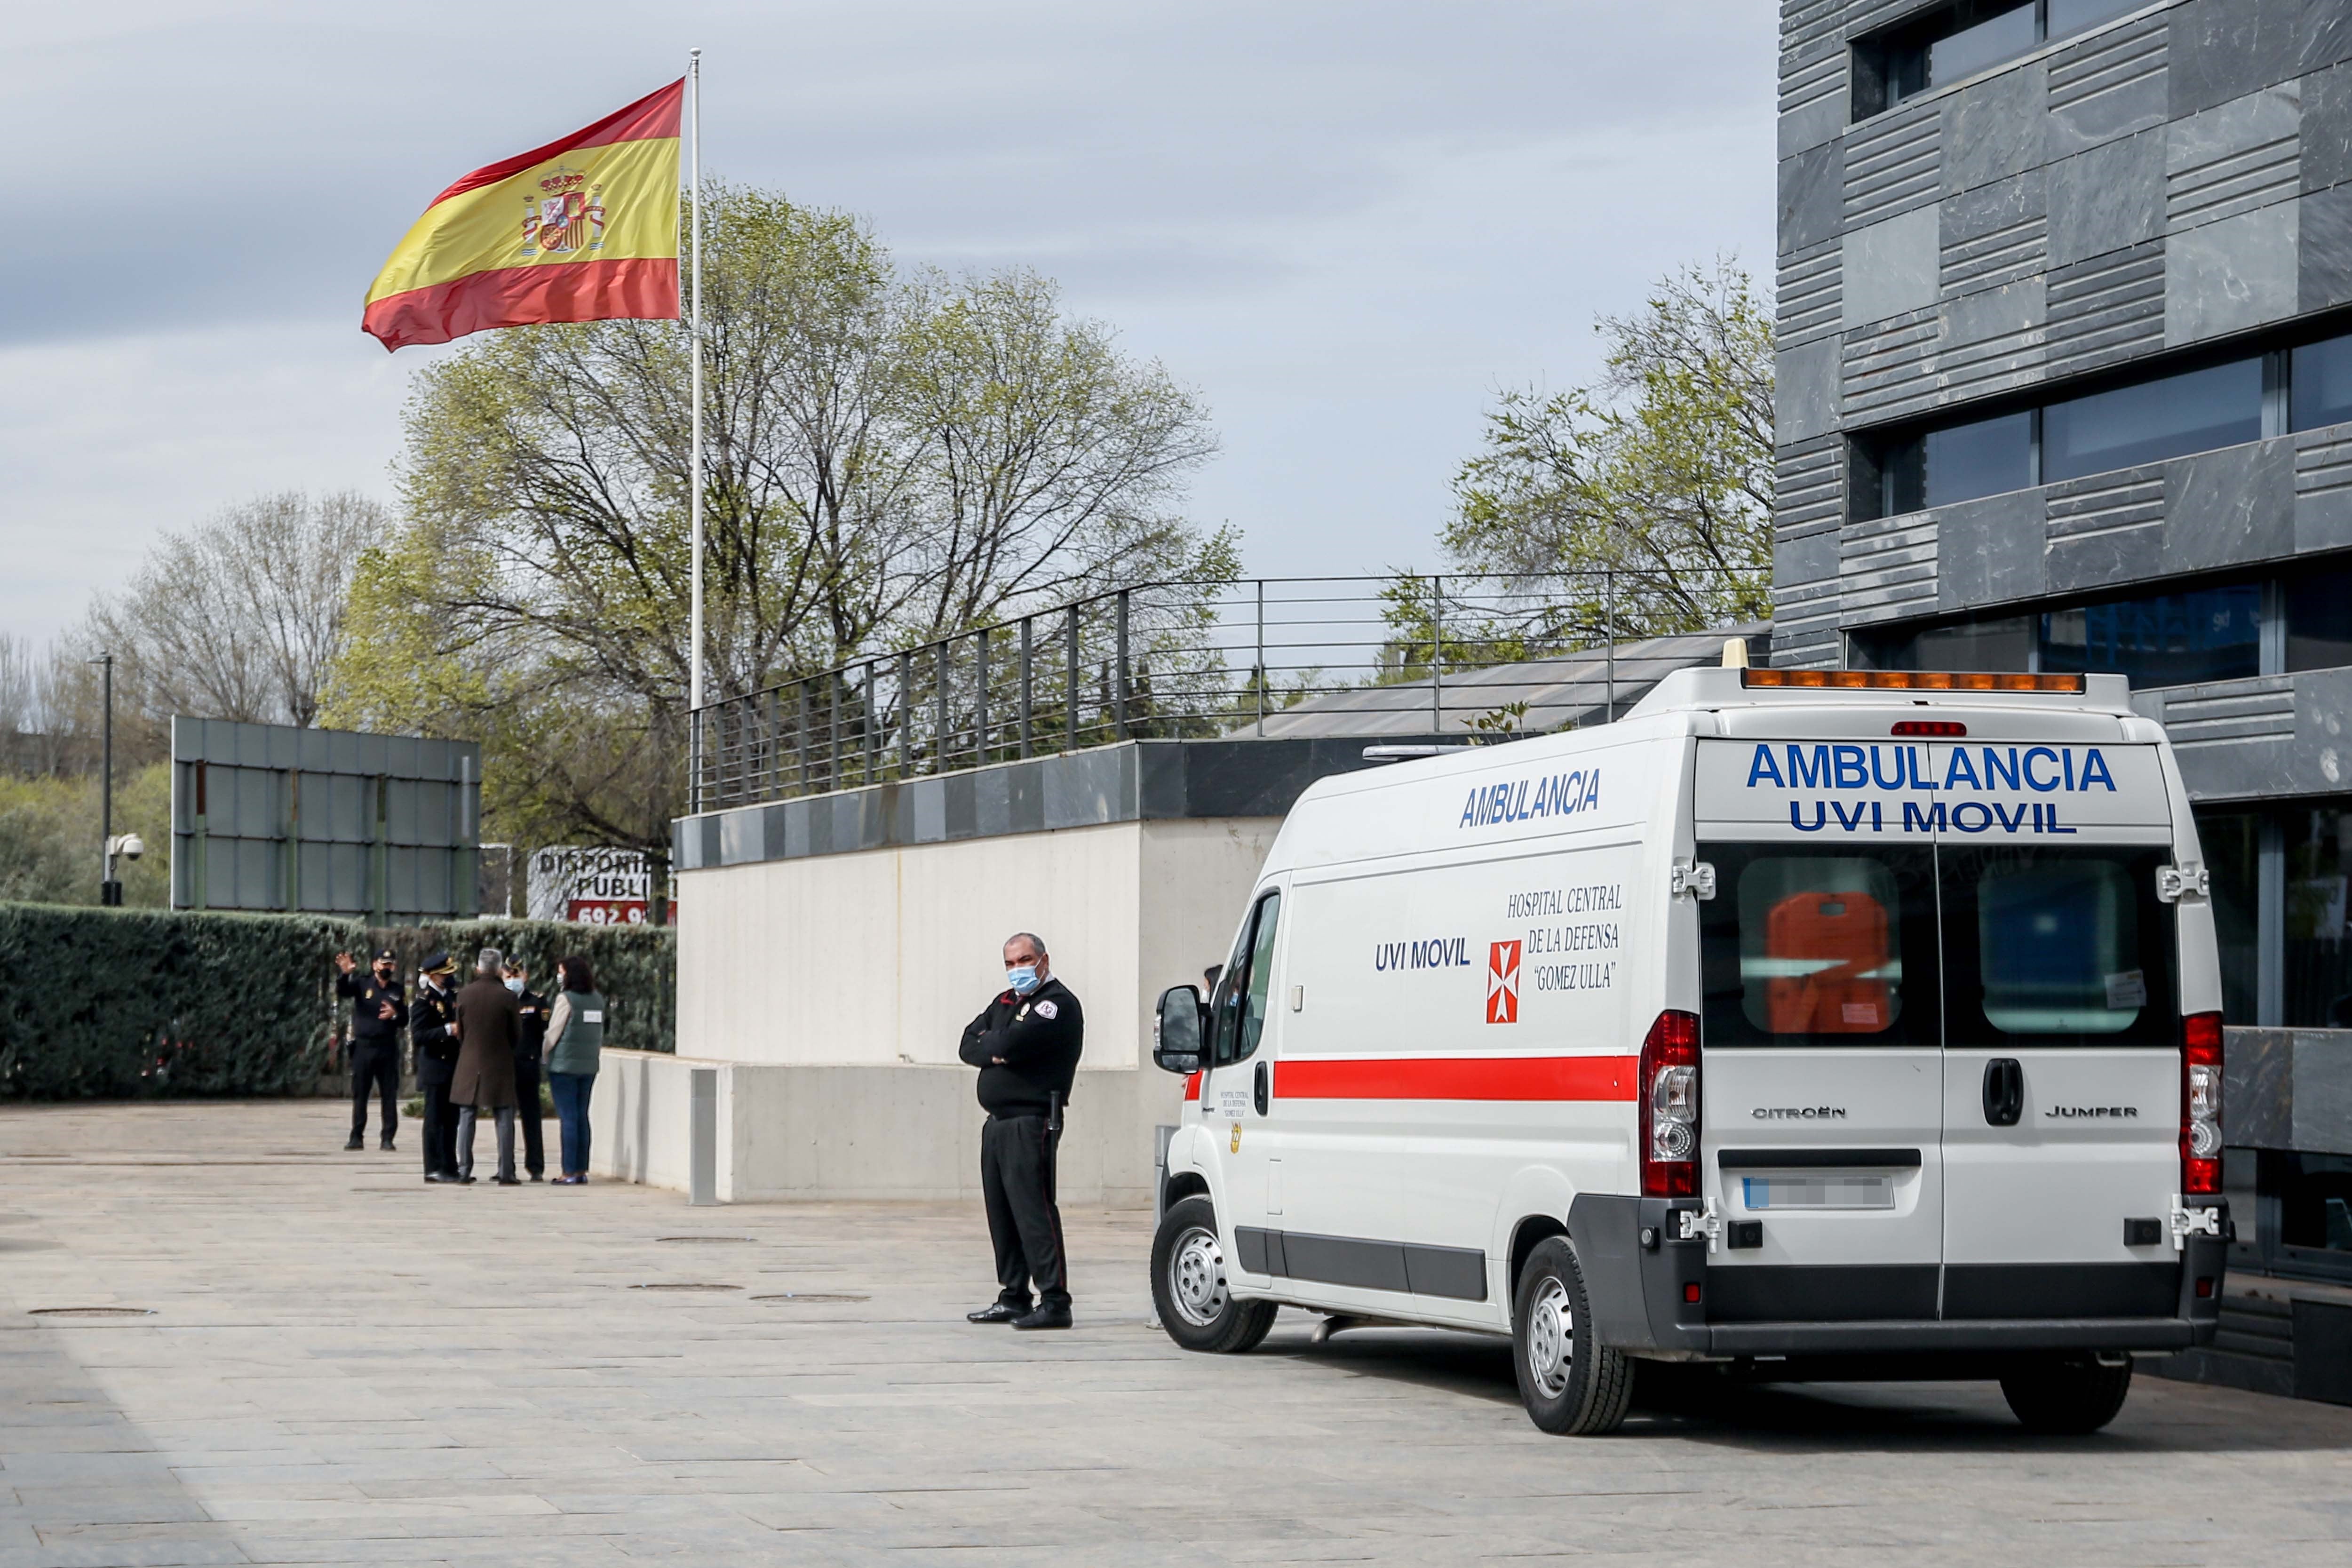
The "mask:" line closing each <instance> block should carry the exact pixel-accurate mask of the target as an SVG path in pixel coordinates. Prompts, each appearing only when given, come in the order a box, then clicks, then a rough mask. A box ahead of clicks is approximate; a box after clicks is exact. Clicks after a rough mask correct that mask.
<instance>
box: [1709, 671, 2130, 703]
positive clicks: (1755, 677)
mask: <svg viewBox="0 0 2352 1568" xmlns="http://www.w3.org/2000/svg"><path fill="white" fill-rule="evenodd" d="M1739 684H1740V685H1741V686H1743V687H1755V686H1782V687H1802V688H1806V689H1823V690H1832V691H2062V692H2069V693H2072V694H2074V696H2077V697H2079V696H2081V695H2082V694H2083V691H2084V684H2083V678H2082V677H2081V676H2079V675H1994V674H1990V673H1986V672H1982V671H1975V670H1969V671H1952V670H1941V669H1743V670H1741V671H1740V672H1739Z"/></svg>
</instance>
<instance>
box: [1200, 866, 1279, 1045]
mask: <svg viewBox="0 0 2352 1568" xmlns="http://www.w3.org/2000/svg"><path fill="white" fill-rule="evenodd" d="M1281 919H1282V895H1281V894H1280V893H1268V894H1267V895H1266V896H1265V898H1263V899H1261V900H1258V905H1257V908H1256V909H1255V910H1252V911H1251V913H1250V919H1249V921H1248V923H1246V924H1245V925H1244V926H1243V927H1242V934H1241V938H1240V940H1239V941H1237V942H1234V956H1233V961H1232V962H1231V963H1227V964H1226V965H1225V972H1224V973H1223V974H1222V975H1220V976H1218V979H1217V999H1216V1006H1215V1014H1214V1018H1213V1028H1214V1030H1215V1033H1214V1035H1213V1037H1212V1039H1211V1044H1210V1052H1211V1059H1212V1060H1213V1062H1217V1063H1225V1062H1238V1061H1244V1060H1246V1059H1247V1058H1249V1057H1251V1056H1252V1055H1253V1054H1255V1052H1256V1050H1257V1043H1258V1039H1259V1037H1260V1036H1262V1035H1263V1034H1264V1033H1265V1014H1266V988H1267V986H1269V985H1270V984H1272V983H1273V980H1274V937H1275V931H1276V927H1277V926H1278V925H1279V924H1280V922H1281Z"/></svg>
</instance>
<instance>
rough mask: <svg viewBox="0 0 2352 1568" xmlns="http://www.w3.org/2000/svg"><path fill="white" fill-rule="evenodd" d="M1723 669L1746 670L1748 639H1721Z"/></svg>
mask: <svg viewBox="0 0 2352 1568" xmlns="http://www.w3.org/2000/svg"><path fill="white" fill-rule="evenodd" d="M1723 668H1726V669H1746V668H1748V639H1747V638H1746V637H1726V638H1724V639H1723Z"/></svg>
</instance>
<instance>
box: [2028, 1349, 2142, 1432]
mask: <svg viewBox="0 0 2352 1568" xmlns="http://www.w3.org/2000/svg"><path fill="white" fill-rule="evenodd" d="M2131 1379H2132V1365H2131V1358H2130V1357H2129V1356H2126V1357H2124V1358H2123V1360H2122V1362H2121V1363H2120V1364H2118V1365H2114V1366H2109V1365H2105V1364H2103V1363H2101V1362H2100V1361H2099V1359H2098V1358H2097V1357H2096V1356H2053V1357H2051V1358H2050V1359H2048V1360H2046V1361H2035V1362H2031V1363H2021V1364H2020V1365H2018V1366H2016V1367H2013V1368H2011V1370H2010V1372H2009V1373H2007V1374H2006V1375H2004V1376H2003V1377H2002V1378H2001V1380H2000V1394H2001V1397H2002V1398H2004V1399H2006V1400H2008V1401H2009V1407H2010V1409H2011V1411H2013V1412H2015V1413H2016V1415H2017V1418H2018V1420H2020V1421H2021V1422H2023V1423H2024V1425H2025V1429H2026V1430H2027V1431H2029V1432H2041V1433H2045V1434H2048V1435H2050V1436H2068V1437H2079V1436H2084V1434H2086V1433H2091V1432H2095V1431H2097V1430H2098V1429H2099V1428H2100V1427H2102V1426H2105V1425H2106V1424H2107V1423H2108V1422H2110V1421H2112V1420H2114V1419H2115V1418H2116V1413H2117V1412H2118V1411H2120V1410H2122V1409H2123V1407H2124V1400H2125V1399H2126V1397H2127V1396H2128V1395H2129V1394H2131Z"/></svg>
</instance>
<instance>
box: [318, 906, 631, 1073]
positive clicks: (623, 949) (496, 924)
mask: <svg viewBox="0 0 2352 1568" xmlns="http://www.w3.org/2000/svg"><path fill="white" fill-rule="evenodd" d="M365 940H366V944H367V946H368V947H369V949H370V950H371V951H372V950H373V949H375V948H379V947H388V948H390V949H392V950H393V951H394V952H396V953H398V954H400V973H401V974H402V975H403V976H404V977H410V976H414V975H415V973H416V965H417V963H418V962H419V961H420V960H422V959H423V958H424V957H425V954H426V953H428V952H432V951H433V950H434V949H435V948H436V947H437V948H441V949H444V950H445V951H446V952H448V954H449V956H450V957H452V958H454V959H456V960H457V968H458V970H459V972H460V973H461V974H464V973H471V971H472V970H473V967H474V955H475V954H476V953H477V952H480V951H481V950H482V949H483V948H486V947H495V948H497V949H498V950H499V952H503V953H506V954H508V955H509V957H511V956H514V955H517V954H520V956H521V958H522V962H523V963H524V965H525V966H526V967H528V968H529V969H530V986H531V989H532V990H534V991H544V992H546V993H547V994H550V995H553V994H554V986H555V961H556V960H557V959H559V958H571V957H574V956H577V957H580V958H584V959H586V960H587V961H588V963H589V964H590V966H591V967H593V969H594V970H595V971H596V984H597V987H598V988H599V989H600V990H602V991H603V992H604V1043H605V1044H606V1045H608V1046H616V1047H620V1048H621V1049H623V1050H630V1051H668V1052H675V1051H676V1050H677V927H675V926H646V925H610V926H588V925H568V924H566V923H564V922H562V921H503V920H493V921H451V922H449V923H447V924H445V925H430V926H401V927H396V928H394V929H392V930H389V931H382V930H379V931H370V932H369V933H368V935H367V937H366V939H365ZM352 956H353V957H355V958H356V957H364V956H365V955H364V954H362V952H360V950H359V949H358V948H356V947H354V948H353V949H352Z"/></svg>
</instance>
